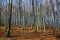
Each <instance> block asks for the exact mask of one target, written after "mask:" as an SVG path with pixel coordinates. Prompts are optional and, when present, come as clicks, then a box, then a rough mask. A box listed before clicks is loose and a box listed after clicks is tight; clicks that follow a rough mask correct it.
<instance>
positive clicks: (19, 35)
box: [0, 26, 60, 40]
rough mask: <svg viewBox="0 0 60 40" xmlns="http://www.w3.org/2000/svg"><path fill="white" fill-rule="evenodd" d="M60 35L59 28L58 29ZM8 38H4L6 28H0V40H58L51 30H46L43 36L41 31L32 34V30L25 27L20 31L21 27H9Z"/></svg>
mask: <svg viewBox="0 0 60 40" xmlns="http://www.w3.org/2000/svg"><path fill="white" fill-rule="evenodd" d="M58 30H59V32H58V33H59V34H60V28H58ZM10 35H11V36H10V37H6V27H2V26H0V40H60V39H59V38H56V37H55V35H53V30H52V29H46V33H45V34H44V32H43V30H42V31H41V29H39V30H38V32H34V29H32V28H31V27H26V29H25V30H24V29H22V28H21V27H18V26H16V27H11V31H10Z"/></svg>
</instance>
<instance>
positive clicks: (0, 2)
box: [0, 0, 2, 24]
mask: <svg viewBox="0 0 60 40" xmlns="http://www.w3.org/2000/svg"><path fill="white" fill-rule="evenodd" d="M1 4H2V0H0V24H1Z"/></svg>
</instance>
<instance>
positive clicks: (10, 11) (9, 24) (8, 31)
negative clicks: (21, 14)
mask: <svg viewBox="0 0 60 40" xmlns="http://www.w3.org/2000/svg"><path fill="white" fill-rule="evenodd" d="M11 16H12V0H9V19H8V29H7V37H10V27H11Z"/></svg>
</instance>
